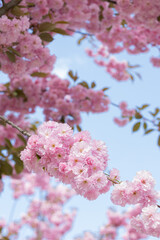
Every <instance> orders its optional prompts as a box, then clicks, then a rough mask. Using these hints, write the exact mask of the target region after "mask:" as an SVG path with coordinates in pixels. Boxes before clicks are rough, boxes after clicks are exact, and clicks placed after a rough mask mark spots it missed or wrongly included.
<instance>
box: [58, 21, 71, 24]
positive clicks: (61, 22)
mask: <svg viewBox="0 0 160 240" xmlns="http://www.w3.org/2000/svg"><path fill="white" fill-rule="evenodd" d="M55 24H69V22H67V21H57V22H55Z"/></svg>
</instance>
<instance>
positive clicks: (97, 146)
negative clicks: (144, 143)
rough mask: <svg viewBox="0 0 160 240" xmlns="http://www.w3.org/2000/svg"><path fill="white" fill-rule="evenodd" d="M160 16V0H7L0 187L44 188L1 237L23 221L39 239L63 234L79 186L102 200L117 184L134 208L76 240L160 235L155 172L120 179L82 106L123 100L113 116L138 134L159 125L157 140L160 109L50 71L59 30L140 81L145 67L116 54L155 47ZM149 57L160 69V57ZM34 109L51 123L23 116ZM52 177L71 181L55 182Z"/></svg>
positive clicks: (120, 198)
mask: <svg viewBox="0 0 160 240" xmlns="http://www.w3.org/2000/svg"><path fill="white" fill-rule="evenodd" d="M159 14H160V3H159V1H158V0H155V1H152V2H151V1H149V0H144V1H138V0H116V1H113V0H83V1H76V0H74V1H73V0H42V1H39V0H35V1H33V0H30V1H28V0H5V1H4V0H3V1H1V7H0V49H1V51H0V57H1V58H0V67H1V71H2V72H3V73H5V74H7V76H8V80H7V81H6V82H5V83H3V84H2V83H1V84H0V103H1V104H0V124H1V125H0V130H1V131H0V136H1V137H0V177H1V180H0V188H1V191H2V190H3V181H5V176H10V178H11V186H12V188H13V190H14V198H19V197H20V196H21V195H34V194H36V191H37V188H38V189H39V192H41V193H43V198H40V199H39V200H32V201H31V203H30V206H29V209H28V212H27V213H26V214H25V215H24V216H23V217H22V219H21V220H20V221H19V222H17V223H11V224H9V225H6V224H5V221H4V220H1V223H0V231H1V238H2V239H6V240H7V239H18V234H19V231H23V230H22V229H23V227H24V225H26V224H27V225H29V226H30V228H32V230H33V235H32V237H30V239H32V240H33V239H37V240H38V239H55V240H58V239H61V238H62V237H63V235H64V234H65V233H66V232H67V231H68V230H69V229H70V228H71V226H72V222H73V220H74V216H75V211H73V212H71V213H64V212H63V209H62V207H63V204H64V203H65V202H66V201H67V200H68V199H69V198H71V197H72V196H73V195H74V194H80V195H82V196H83V197H85V198H87V199H88V200H95V199H97V197H98V196H99V195H100V194H102V193H106V192H108V191H109V190H110V188H112V193H111V200H112V202H113V203H114V204H115V205H120V206H125V205H126V204H129V205H135V207H134V208H133V209H132V210H128V211H126V212H125V213H124V214H123V215H122V214H120V213H115V212H113V211H111V210H110V211H108V212H107V215H108V224H107V225H106V226H103V227H102V228H101V229H100V232H99V234H98V236H95V235H94V234H92V233H89V232H86V233H85V234H84V236H83V237H82V238H77V240H78V239H84V240H92V239H93V240H94V239H103V240H107V239H116V238H117V236H118V235H117V234H118V231H117V229H118V228H119V227H124V228H125V230H126V233H125V235H124V236H123V239H125V240H127V239H131V240H132V239H134V240H138V239H142V238H143V239H144V238H147V236H148V235H151V236H155V237H157V238H159V237H160V227H159V225H160V213H159V212H158V208H159V207H160V206H159V205H158V200H159V192H157V191H156V190H155V189H154V187H155V181H154V179H153V177H152V175H151V174H150V173H149V172H148V171H145V170H143V171H139V172H138V173H137V174H136V176H135V177H134V178H133V180H132V181H121V180H120V176H119V171H118V170H117V169H115V168H114V169H111V170H110V169H109V168H108V159H109V156H108V151H107V147H106V145H105V143H104V142H102V141H98V140H93V139H92V138H91V136H90V134H89V132H87V131H82V129H81V127H80V124H81V121H82V119H81V113H82V112H86V113H89V112H91V113H102V112H106V111H108V109H109V108H110V107H116V108H118V109H119V110H120V112H121V117H114V122H115V123H116V124H118V125H119V126H125V125H126V124H127V123H129V122H134V124H133V127H132V130H133V132H136V131H138V130H139V129H140V127H142V128H143V130H144V133H145V135H146V134H148V133H151V132H153V131H154V132H157V134H158V141H157V143H158V146H160V134H159V131H160V117H159V110H160V109H159V108H158V107H155V109H154V110H151V111H150V116H149V117H148V114H147V109H148V107H149V105H148V104H146V103H144V104H142V105H141V106H139V107H135V108H134V109H130V108H129V107H128V104H127V103H126V102H125V101H123V99H122V100H121V101H120V103H114V102H112V101H111V98H110V96H109V95H108V94H107V95H106V91H107V90H108V88H107V87H106V86H104V88H103V89H102V90H95V89H94V88H95V86H96V83H95V82H92V83H91V85H89V84H88V83H87V82H86V81H80V80H79V77H78V74H77V73H74V71H72V70H69V71H68V79H65V80H64V79H61V78H60V77H58V76H57V75H56V74H53V73H52V70H53V67H54V64H55V62H56V56H55V55H51V54H50V51H49V49H48V44H49V43H50V42H52V41H53V40H54V37H55V36H56V35H57V34H59V35H63V36H72V35H73V34H75V33H77V34H79V35H80V38H79V41H78V44H81V42H82V41H83V40H84V39H87V40H88V41H89V42H90V48H88V49H86V53H87V55H88V56H90V57H92V58H93V60H94V62H95V64H97V65H98V66H101V67H103V68H104V69H105V70H106V72H107V73H109V74H110V75H111V76H112V78H114V79H115V80H117V81H118V82H122V81H127V80H134V78H135V76H136V75H137V76H138V77H140V76H139V74H138V73H137V72H135V69H136V68H137V67H138V65H132V64H129V63H128V62H127V61H118V60H117V59H116V58H115V56H114V54H118V53H120V52H122V51H127V52H128V53H129V54H140V53H144V52H149V51H150V49H152V48H157V49H158V47H159V39H160V30H159V24H160V15H159ZM150 61H151V63H152V64H153V66H155V67H160V58H158V57H151V59H150ZM69 79H70V80H71V81H69ZM73 83H74V84H73ZM107 93H108V92H107ZM37 107H40V108H41V109H42V110H43V116H44V118H45V122H44V123H42V121H36V122H31V121H30V120H29V119H28V118H26V116H28V115H32V114H33V113H35V112H36V108H37ZM33 172H34V173H35V174H33ZM51 177H54V178H55V179H57V180H59V181H61V182H63V183H64V184H69V185H70V186H71V188H70V189H68V188H66V187H64V186H63V187H62V186H59V185H58V186H53V185H52V183H51V181H50V179H51ZM22 183H23V185H22Z"/></svg>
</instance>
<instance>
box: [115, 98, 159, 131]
mask: <svg viewBox="0 0 160 240" xmlns="http://www.w3.org/2000/svg"><path fill="white" fill-rule="evenodd" d="M111 105H112V106H114V107H117V108H119V105H118V104H116V103H113V102H111ZM141 117H142V119H143V120H144V121H147V122H150V123H152V124H153V125H154V126H155V127H158V125H157V124H156V123H154V122H153V121H152V120H151V119H149V118H146V117H143V116H142V115H141Z"/></svg>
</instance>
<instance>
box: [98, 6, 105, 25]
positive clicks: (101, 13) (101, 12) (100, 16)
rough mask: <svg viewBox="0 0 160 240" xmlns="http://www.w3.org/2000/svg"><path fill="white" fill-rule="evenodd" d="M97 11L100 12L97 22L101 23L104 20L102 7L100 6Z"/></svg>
mask: <svg viewBox="0 0 160 240" xmlns="http://www.w3.org/2000/svg"><path fill="white" fill-rule="evenodd" d="M99 9H100V11H99V21H100V22H101V21H102V20H103V18H104V16H103V11H104V7H103V6H102V5H100V6H99Z"/></svg>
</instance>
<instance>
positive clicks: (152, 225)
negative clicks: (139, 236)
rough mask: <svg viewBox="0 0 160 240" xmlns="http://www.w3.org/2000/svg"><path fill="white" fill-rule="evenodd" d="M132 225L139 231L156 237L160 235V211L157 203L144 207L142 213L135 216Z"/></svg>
mask: <svg viewBox="0 0 160 240" xmlns="http://www.w3.org/2000/svg"><path fill="white" fill-rule="evenodd" d="M131 225H132V227H134V228H135V229H136V231H137V232H139V233H145V234H147V235H151V236H154V237H157V238H159V237H160V213H159V212H158V207H157V206H156V205H151V206H147V207H145V208H143V209H142V212H141V214H139V215H137V216H136V217H133V218H132V220H131Z"/></svg>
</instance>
